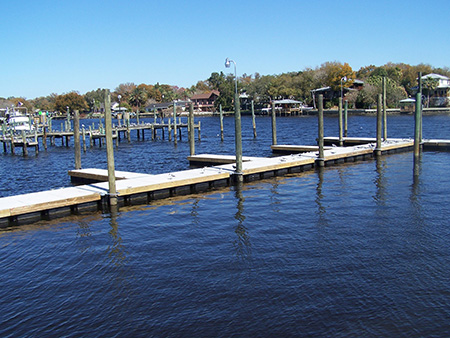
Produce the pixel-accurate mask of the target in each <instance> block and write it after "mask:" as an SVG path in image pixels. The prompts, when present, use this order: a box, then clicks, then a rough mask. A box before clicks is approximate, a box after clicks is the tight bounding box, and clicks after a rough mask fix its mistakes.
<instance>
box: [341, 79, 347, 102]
mask: <svg viewBox="0 0 450 338" xmlns="http://www.w3.org/2000/svg"><path fill="white" fill-rule="evenodd" d="M342 81H345V82H347V76H344V77H342V78H341V99H344V88H343V86H342Z"/></svg>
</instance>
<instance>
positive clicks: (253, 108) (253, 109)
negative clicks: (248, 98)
mask: <svg viewBox="0 0 450 338" xmlns="http://www.w3.org/2000/svg"><path fill="white" fill-rule="evenodd" d="M252 126H253V138H256V121H255V103H254V101H253V100H252Z"/></svg>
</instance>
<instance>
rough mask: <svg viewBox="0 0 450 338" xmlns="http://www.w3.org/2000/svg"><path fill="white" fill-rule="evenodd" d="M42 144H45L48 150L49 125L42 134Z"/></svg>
mask: <svg viewBox="0 0 450 338" xmlns="http://www.w3.org/2000/svg"><path fill="white" fill-rule="evenodd" d="M42 144H43V145H44V149H45V150H47V127H46V126H44V127H43V134H42Z"/></svg>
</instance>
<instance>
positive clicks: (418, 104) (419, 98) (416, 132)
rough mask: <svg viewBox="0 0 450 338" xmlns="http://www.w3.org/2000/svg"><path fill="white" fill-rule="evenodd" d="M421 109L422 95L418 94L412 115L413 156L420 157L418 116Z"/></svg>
mask: <svg viewBox="0 0 450 338" xmlns="http://www.w3.org/2000/svg"><path fill="white" fill-rule="evenodd" d="M421 109H422V95H421V93H420V92H418V93H417V94H416V110H415V113H414V156H419V155H420V143H421V140H420V116H421V112H420V111H421Z"/></svg>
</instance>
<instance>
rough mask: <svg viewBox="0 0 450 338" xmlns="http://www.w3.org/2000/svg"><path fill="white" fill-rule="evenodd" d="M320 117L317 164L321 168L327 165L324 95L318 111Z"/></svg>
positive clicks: (321, 96)
mask: <svg viewBox="0 0 450 338" xmlns="http://www.w3.org/2000/svg"><path fill="white" fill-rule="evenodd" d="M317 115H318V117H319V123H318V126H319V130H318V134H319V135H318V136H319V137H318V139H317V143H318V146H319V157H318V158H317V159H316V163H317V165H318V166H319V167H323V166H324V165H325V160H324V158H325V156H324V153H323V143H324V142H323V95H322V94H320V95H319V111H318V114H317Z"/></svg>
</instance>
